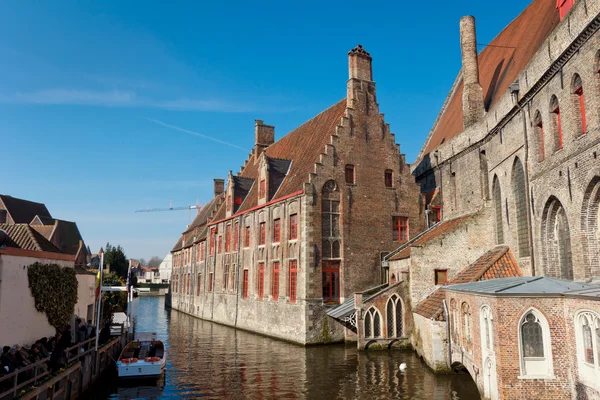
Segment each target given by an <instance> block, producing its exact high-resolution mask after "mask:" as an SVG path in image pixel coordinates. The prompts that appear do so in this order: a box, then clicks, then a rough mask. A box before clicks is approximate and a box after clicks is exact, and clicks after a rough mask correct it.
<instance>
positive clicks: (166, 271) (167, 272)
mask: <svg viewBox="0 0 600 400" xmlns="http://www.w3.org/2000/svg"><path fill="white" fill-rule="evenodd" d="M172 267H173V255H172V254H171V253H168V254H167V255H166V256H165V258H163V260H162V262H161V263H160V265H159V266H158V270H159V271H160V279H161V280H165V279H166V280H167V281H170V280H171V270H172Z"/></svg>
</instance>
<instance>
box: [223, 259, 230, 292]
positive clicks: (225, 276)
mask: <svg viewBox="0 0 600 400" xmlns="http://www.w3.org/2000/svg"><path fill="white" fill-rule="evenodd" d="M228 283H229V265H225V267H224V268H223V289H224V290H227V284H228Z"/></svg>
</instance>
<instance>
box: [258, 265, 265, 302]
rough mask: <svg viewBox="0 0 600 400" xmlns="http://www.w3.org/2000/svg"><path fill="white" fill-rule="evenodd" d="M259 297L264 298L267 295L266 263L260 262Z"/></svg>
mask: <svg viewBox="0 0 600 400" xmlns="http://www.w3.org/2000/svg"><path fill="white" fill-rule="evenodd" d="M256 289H257V292H258V299H259V300H262V299H263V297H264V295H265V263H258V282H257V288H256Z"/></svg>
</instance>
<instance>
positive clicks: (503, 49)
mask: <svg viewBox="0 0 600 400" xmlns="http://www.w3.org/2000/svg"><path fill="white" fill-rule="evenodd" d="M559 19H560V18H559V14H558V11H557V10H556V4H555V3H554V2H553V1H551V0H534V1H533V2H532V3H531V4H530V5H529V6H528V7H527V8H526V9H525V10H524V11H523V12H522V13H521V14H520V15H519V16H518V17H517V18H515V19H514V20H513V21H512V22H511V23H510V24H508V26H506V28H504V30H503V31H502V32H500V34H499V35H498V36H496V38H495V39H494V40H492V41H491V42H490V44H489V45H488V46H487V47H486V48H485V49H483V51H482V52H481V53H480V54H479V56H478V60H479V80H480V82H481V86H482V87H483V93H484V101H485V105H486V110H489V109H490V107H491V106H493V105H494V103H496V102H497V101H498V99H500V97H501V96H502V95H503V94H504V93H506V91H507V90H508V86H509V85H510V84H511V83H513V82H514V81H515V79H516V78H517V76H518V75H519V73H520V72H521V71H522V70H523V69H524V68H525V66H526V65H527V64H528V63H529V61H530V60H531V58H532V57H533V56H534V55H535V53H536V51H537V50H538V49H539V48H540V46H541V45H542V43H543V42H544V40H545V39H546V38H547V37H548V35H549V34H550V33H551V32H552V31H553V30H554V28H555V27H556V26H557V24H558V23H559ZM457 79H458V78H457ZM457 82H458V84H457V85H456V90H455V91H454V93H450V96H451V97H449V99H448V100H447V103H446V104H445V105H444V108H443V109H442V110H441V112H440V115H439V116H438V119H437V121H436V124H435V125H434V127H433V130H432V133H430V135H429V138H428V139H427V141H426V142H425V145H424V150H423V151H422V153H421V156H424V155H426V154H428V153H430V152H431V151H433V150H434V149H435V148H436V147H438V146H439V145H440V144H442V143H443V142H444V141H447V140H448V139H451V138H453V137H454V136H456V135H457V134H459V133H460V132H462V131H463V130H464V127H463V112H462V93H463V83H462V79H460V80H457Z"/></svg>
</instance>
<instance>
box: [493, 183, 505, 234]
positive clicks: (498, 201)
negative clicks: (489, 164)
mask: <svg viewBox="0 0 600 400" xmlns="http://www.w3.org/2000/svg"><path fill="white" fill-rule="evenodd" d="M492 196H493V197H494V214H495V217H496V244H503V243H504V228H503V227H502V192H501V189H500V181H499V180H498V176H497V175H494V181H493V183H492Z"/></svg>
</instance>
